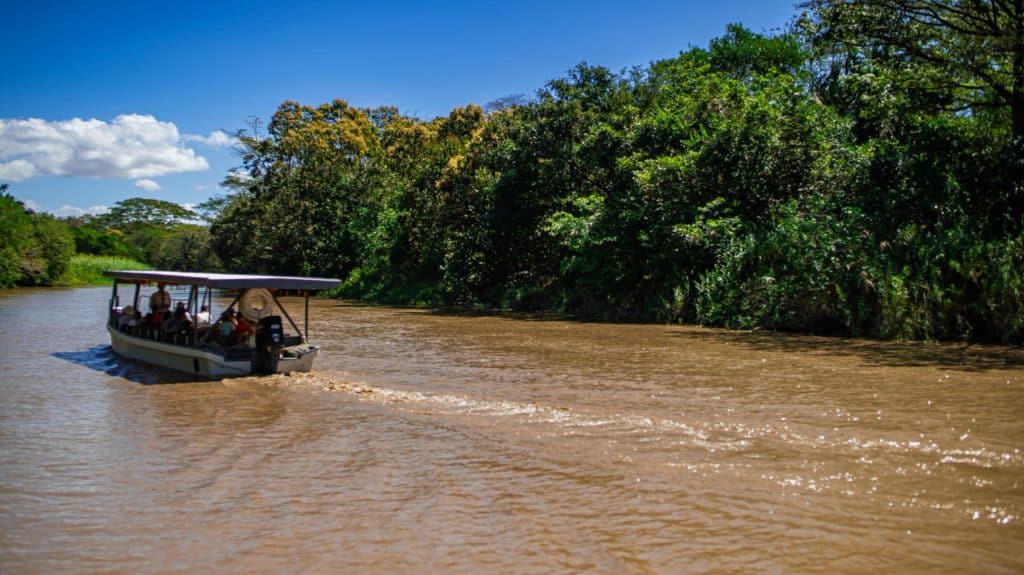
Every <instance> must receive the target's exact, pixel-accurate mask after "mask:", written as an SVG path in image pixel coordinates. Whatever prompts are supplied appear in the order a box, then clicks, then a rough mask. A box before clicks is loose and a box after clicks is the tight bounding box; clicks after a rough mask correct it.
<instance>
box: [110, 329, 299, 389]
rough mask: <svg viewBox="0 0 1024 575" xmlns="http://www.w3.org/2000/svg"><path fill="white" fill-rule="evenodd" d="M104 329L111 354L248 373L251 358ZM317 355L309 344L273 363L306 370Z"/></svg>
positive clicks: (201, 372) (210, 371)
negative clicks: (237, 358)
mask: <svg viewBox="0 0 1024 575" xmlns="http://www.w3.org/2000/svg"><path fill="white" fill-rule="evenodd" d="M107 331H108V332H109V333H110V344H111V347H112V348H113V350H114V353H116V354H118V355H120V356H123V357H127V358H130V359H137V360H140V361H144V362H146V363H151V364H154V365H159V366H162V367H166V368H169V369H173V370H176V371H182V372H185V373H191V374H194V375H196V376H198V377H205V378H210V379H220V378H224V377H237V376H242V375H251V374H252V361H251V360H249V359H246V360H243V361H229V360H227V359H226V358H225V357H224V356H222V355H220V354H217V353H215V352H213V351H210V350H206V349H202V348H198V347H187V346H183V345H176V344H171V343H165V342H160V341H154V340H151V339H146V338H144V337H136V336H133V335H129V334H126V333H122V332H120V331H118V330H117V329H115V328H113V327H111V326H107ZM318 354H319V348H317V347H315V346H309V348H308V351H305V353H303V354H302V355H300V356H298V357H282V358H280V359H279V360H278V363H277V373H291V372H293V371H299V372H301V371H309V370H311V369H313V360H314V359H316V356H317V355H318Z"/></svg>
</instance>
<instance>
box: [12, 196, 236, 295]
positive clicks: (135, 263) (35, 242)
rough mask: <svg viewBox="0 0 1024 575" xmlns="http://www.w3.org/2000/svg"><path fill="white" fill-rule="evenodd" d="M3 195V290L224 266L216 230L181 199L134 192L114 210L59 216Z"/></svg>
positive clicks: (96, 281) (73, 283) (90, 282)
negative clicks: (108, 272)
mask: <svg viewBox="0 0 1024 575" xmlns="http://www.w3.org/2000/svg"><path fill="white" fill-rule="evenodd" d="M6 190H7V186H6V185H4V186H3V188H2V191H3V192H4V193H0V288H3V287H13V286H51V285H84V284H92V283H106V279H105V278H103V277H102V275H101V274H100V273H99V271H100V269H101V267H100V266H107V267H106V268H105V269H115V268H116V269H144V268H150V267H158V268H162V269H171V270H187V271H195V270H203V271H216V270H218V269H220V259H219V258H217V256H216V254H214V252H213V249H212V246H211V239H210V232H209V228H208V227H207V226H205V225H200V224H198V223H195V220H197V218H198V216H197V215H196V214H195V213H193V212H192V211H191V210H187V209H185V208H183V207H181V206H179V205H177V204H173V203H170V202H165V201H162V200H150V199H144V198H131V199H128V200H124V201H121V202H118V203H117V204H115V205H114V207H113V208H112V209H111V210H110V211H109V212H108V213H106V214H103V215H100V216H84V217H78V218H68V219H65V220H58V219H55V218H53V217H52V216H50V215H48V214H39V213H34V212H32V211H31V210H28V209H26V208H25V206H24V205H23V204H22V203H21V202H19V201H18V200H16V199H14V197H13V196H10V195H9V194H7V193H6Z"/></svg>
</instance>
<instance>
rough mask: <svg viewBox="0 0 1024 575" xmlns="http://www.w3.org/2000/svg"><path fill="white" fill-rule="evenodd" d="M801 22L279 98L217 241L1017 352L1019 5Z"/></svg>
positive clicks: (343, 269)
mask: <svg viewBox="0 0 1024 575" xmlns="http://www.w3.org/2000/svg"><path fill="white" fill-rule="evenodd" d="M801 9H802V12H801V13H800V15H799V16H798V18H796V20H795V24H794V26H793V27H792V29H791V30H789V31H787V32H786V33H783V34H779V35H775V36H766V35H761V34H757V33H754V32H751V31H749V30H747V29H745V28H743V27H742V26H739V25H734V26H730V27H729V28H728V30H727V31H726V34H725V35H724V36H722V37H721V38H718V39H716V40H714V41H712V42H711V43H710V45H709V46H708V47H707V48H693V49H690V50H687V51H685V52H683V53H681V54H679V56H678V57H675V58H670V59H667V60H661V61H657V62H653V63H652V64H651V65H650V66H648V67H645V68H638V69H633V70H626V71H624V72H621V73H615V72H612V71H610V70H608V69H605V68H602V67H600V66H591V65H587V64H580V65H579V66H577V67H575V68H573V69H572V70H570V71H569V72H568V73H567V74H566V75H565V76H564V77H562V78H557V79H555V80H552V81H550V82H549V83H548V84H547V85H545V86H544V87H542V88H541V89H540V90H538V91H537V93H536V94H535V95H533V96H532V97H526V96H513V97H508V98H504V99H502V100H499V101H496V102H492V103H490V104H488V106H487V107H486V108H480V107H478V106H473V105H470V106H466V107H463V108H456V109H454V110H452V111H451V113H450V114H449V115H448V116H447V117H440V118H436V119H433V120H430V121H425V120H421V119H417V118H412V117H407V116H403V115H402V114H400V113H399V112H398V110H396V109H394V108H387V107H385V108H376V109H359V108H353V107H351V106H348V105H347V104H346V103H345V102H344V101H342V100H335V101H334V102H330V103H326V104H322V105H317V106H307V105H301V104H299V103H295V102H286V103H284V104H282V105H281V106H280V107H279V108H278V110H277V112H276V113H275V114H274V115H273V118H272V120H271V121H270V123H269V124H268V125H266V126H265V127H264V126H260V125H258V124H257V125H254V126H253V127H252V129H251V130H248V131H243V132H242V133H241V134H240V136H241V141H242V145H243V148H244V156H243V161H244V167H245V172H246V174H245V176H246V177H244V178H239V177H237V176H232V177H231V178H229V180H228V181H227V182H226V184H227V185H229V186H231V187H232V188H233V193H232V194H231V195H229V196H227V197H226V198H223V199H221V201H220V204H221V205H220V211H219V214H218V215H217V217H216V218H215V219H214V220H213V222H212V226H211V232H212V241H213V244H214V247H215V248H216V250H217V252H218V253H219V255H220V256H221V258H222V259H223V260H224V262H225V264H226V266H227V267H228V268H229V269H234V270H247V271H257V272H271V273H296V274H325V275H337V276H340V277H343V278H345V284H344V288H343V290H342V291H343V293H344V294H345V295H347V296H354V297H360V298H367V299H376V300H382V301H392V302H414V303H424V304H433V305H476V306H495V307H507V308H517V309H553V310H558V311H562V312H566V313H569V314H575V315H576V316H578V317H582V318H594V319H606V320H629V321H670V322H698V323H702V324H706V325H718V326H729V327H740V328H754V327H763V328H772V329H784V330H799V331H811V332H826V333H839V334H853V335H868V336H875V337H882V338H923V339H951V340H983V341H998V342H1020V341H1021V340H1022V339H1024V277H1022V270H1024V215H1022V214H1024V212H1022V209H1024V177H1022V174H1024V33H1022V26H1024V24H1022V22H1024V13H1022V8H1021V6H1020V5H1019V3H1016V4H1015V3H1002V2H971V3H969V2H961V1H953V0H925V1H923V2H908V1H903V0H897V1H895V2H891V1H886V2H881V1H873V0H866V1H863V2H855V3H850V2H840V1H837V0H812V1H810V2H807V3H805V4H803V5H802V6H801Z"/></svg>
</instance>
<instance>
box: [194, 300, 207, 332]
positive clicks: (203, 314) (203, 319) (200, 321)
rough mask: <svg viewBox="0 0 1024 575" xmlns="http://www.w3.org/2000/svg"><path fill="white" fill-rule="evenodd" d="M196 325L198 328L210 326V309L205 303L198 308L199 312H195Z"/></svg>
mask: <svg viewBox="0 0 1024 575" xmlns="http://www.w3.org/2000/svg"><path fill="white" fill-rule="evenodd" d="M196 327H197V328H200V329H202V328H207V327H210V310H209V309H207V308H206V306H205V305H204V306H203V307H201V308H199V313H197V314H196Z"/></svg>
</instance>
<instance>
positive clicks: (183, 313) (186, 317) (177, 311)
mask: <svg viewBox="0 0 1024 575" xmlns="http://www.w3.org/2000/svg"><path fill="white" fill-rule="evenodd" d="M174 317H175V318H177V319H178V321H180V322H182V323H184V324H188V325H189V326H191V325H192V314H190V313H188V309H186V308H185V302H183V301H179V302H178V305H176V306H175V307H174Z"/></svg>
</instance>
